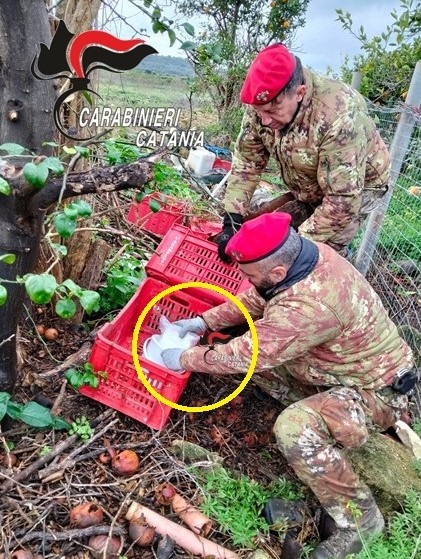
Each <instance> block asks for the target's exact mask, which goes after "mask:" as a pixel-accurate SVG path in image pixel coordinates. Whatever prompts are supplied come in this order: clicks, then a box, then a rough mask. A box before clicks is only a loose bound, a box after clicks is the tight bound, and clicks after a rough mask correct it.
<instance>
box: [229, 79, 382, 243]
mask: <svg viewBox="0 0 421 559" xmlns="http://www.w3.org/2000/svg"><path fill="white" fill-rule="evenodd" d="M304 75H305V82H306V85H307V91H306V93H305V96H304V98H303V101H302V103H301V105H300V107H299V110H298V112H297V114H296V116H295V118H294V119H293V121H292V122H291V123H290V125H289V126H288V128H287V129H284V130H272V129H271V128H269V127H268V126H263V125H262V124H261V121H260V119H259V117H258V116H257V113H256V112H255V111H254V109H253V108H252V107H249V108H248V109H247V110H246V113H245V115H244V119H243V123H242V129H241V132H240V135H239V137H238V139H237V143H236V147H235V151H234V157H233V168H232V174H231V176H230V178H229V179H228V186H227V191H226V195H225V209H226V211H228V212H233V213H240V214H242V215H244V214H245V213H246V212H247V208H248V205H249V202H250V199H251V197H252V195H253V192H254V190H255V189H256V186H257V185H258V183H259V179H260V175H261V173H262V172H263V170H264V169H265V167H266V164H267V162H268V160H269V157H271V156H272V157H273V158H274V159H275V161H276V163H277V166H278V168H279V171H280V175H281V177H282V179H283V181H284V183H285V184H286V186H287V187H288V189H289V190H290V191H291V192H292V193H293V194H294V196H295V198H296V199H298V200H300V201H302V202H307V203H310V204H312V205H313V207H315V206H317V207H316V210H315V212H314V214H313V215H312V216H311V217H310V218H309V219H307V220H306V221H305V222H304V223H303V224H302V225H301V227H300V233H301V234H302V235H303V236H305V237H307V238H309V239H311V240H313V241H322V242H326V241H328V240H330V241H331V242H332V243H333V244H334V243H335V242H337V241H338V240H339V239H338V240H336V239H335V232H338V231H341V230H342V229H344V228H345V227H346V226H347V225H348V224H349V223H350V222H351V221H352V220H353V219H354V217H355V216H356V215H357V214H358V212H359V209H360V206H361V199H362V193H363V191H364V192H366V193H367V194H369V193H370V192H373V191H375V194H377V196H379V191H380V192H384V191H385V190H386V189H387V183H388V180H389V172H390V161H389V153H388V150H387V148H386V146H385V144H384V142H383V140H382V139H381V137H380V134H379V132H378V131H377V129H376V126H375V124H374V122H373V120H372V119H371V117H370V116H369V115H368V112H367V106H366V103H365V100H364V98H363V97H362V96H361V95H360V94H359V93H358V92H357V91H355V90H353V89H352V88H350V87H348V86H347V85H345V84H343V83H341V82H339V81H335V80H331V79H328V78H322V77H319V76H317V75H316V74H314V73H313V72H311V71H309V70H307V69H304ZM339 244H343V243H342V240H339Z"/></svg>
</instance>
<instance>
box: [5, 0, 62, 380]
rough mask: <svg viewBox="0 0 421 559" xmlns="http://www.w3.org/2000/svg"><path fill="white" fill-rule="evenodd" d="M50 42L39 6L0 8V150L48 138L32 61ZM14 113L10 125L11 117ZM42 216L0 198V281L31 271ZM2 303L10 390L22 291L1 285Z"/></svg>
mask: <svg viewBox="0 0 421 559" xmlns="http://www.w3.org/2000/svg"><path fill="white" fill-rule="evenodd" d="M50 40H51V34H50V27H49V23H48V17H47V12H46V10H45V5H44V1H43V0H31V1H30V2H28V1H27V0H2V1H1V2H0V106H1V112H2V116H1V118H0V144H3V143H5V142H15V143H18V144H21V145H23V146H24V147H26V148H28V149H30V150H31V151H33V152H40V151H41V150H42V147H41V146H42V143H43V142H44V141H48V140H51V139H52V137H53V133H54V122H53V112H52V111H53V106H54V101H55V96H56V95H55V90H54V84H53V82H52V81H42V80H38V79H36V78H34V77H33V76H32V74H31V72H30V66H31V62H32V59H33V58H34V56H35V55H36V53H37V50H38V48H39V46H38V45H39V43H40V42H46V43H47V44H48V43H49V42H50ZM13 110H15V111H16V113H17V120H13V118H11V117H13V115H12V112H11V111H13ZM42 222H43V219H42V214H41V212H40V211H39V210H37V211H31V210H30V209H29V208H28V204H27V199H26V198H25V197H23V196H21V195H18V193H14V194H12V195H11V196H2V201H1V204H0V254H4V253H13V254H15V255H16V262H15V263H14V264H13V265H12V266H11V265H7V264H3V263H0V278H1V279H4V280H9V281H13V280H15V279H16V276H17V275H19V276H22V275H24V274H26V273H28V272H29V271H30V270H31V269H32V268H33V267H34V265H35V263H36V258H37V253H38V247H39V243H40V238H41V231H42ZM5 287H6V289H7V292H8V297H7V302H6V304H5V305H4V306H3V307H0V340H1V343H2V345H1V346H0V390H10V389H12V387H13V385H14V383H15V380H16V330H17V325H18V322H19V319H20V317H21V314H22V309H23V306H22V303H23V300H24V288H23V286H21V285H17V284H13V283H7V284H5Z"/></svg>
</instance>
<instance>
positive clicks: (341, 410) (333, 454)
mask: <svg viewBox="0 0 421 559" xmlns="http://www.w3.org/2000/svg"><path fill="white" fill-rule="evenodd" d="M281 378H282V376H281ZM283 378H284V380H286V381H287V382H286V384H284V386H283V387H282V388H281V386H280V385H279V386H278V393H277V394H278V396H279V395H280V394H281V393H282V394H283V395H284V398H283V399H284V401H285V400H286V401H291V400H293V399H296V398H297V396H298V395H299V392H300V389H301V388H302V389H303V391H302V393H303V397H302V398H303V399H300V400H299V401H296V402H295V403H293V404H291V405H289V406H288V407H287V408H286V409H285V410H284V411H283V412H282V413H281V414H280V415H279V417H278V418H277V420H276V422H275V425H274V433H275V436H276V440H277V443H278V446H279V448H280V450H281V452H282V453H283V454H284V456H285V457H286V459H287V460H288V463H289V464H290V465H291V467H292V468H293V469H294V471H295V473H296V475H297V476H298V478H299V479H300V480H301V481H302V482H303V483H305V484H306V485H308V486H309V487H310V488H311V489H312V491H313V492H314V493H315V495H316V497H317V498H318V500H319V502H320V504H321V505H322V507H324V508H325V510H326V511H327V512H328V513H329V514H330V515H331V516H332V518H333V519H334V520H335V522H336V524H337V526H339V527H341V528H355V518H354V516H353V515H352V512H351V511H350V510H349V508H348V507H347V505H348V503H349V502H350V501H352V502H353V503H354V504H355V505H356V506H357V507H358V508H359V509H360V510H361V512H362V513H363V514H362V517H361V522H364V521H365V519H366V518H367V516H369V515H370V509H371V508H372V506H373V504H374V499H373V496H372V494H371V491H370V489H369V488H368V487H367V485H365V484H364V483H363V482H362V481H361V480H360V479H359V478H358V476H357V475H356V474H355V472H354V471H353V469H352V467H351V465H350V464H349V462H348V461H347V460H346V459H345V457H344V454H343V452H342V449H343V448H347V449H348V448H357V447H359V446H361V445H362V444H364V443H365V442H366V441H367V438H368V435H369V432H370V430H377V431H379V430H380V431H384V430H386V429H387V428H388V427H390V426H391V425H393V424H394V423H395V422H396V421H397V420H398V419H404V420H407V419H408V417H407V415H406V414H407V410H408V398H407V396H404V395H401V394H399V393H397V392H395V391H393V390H392V389H389V388H387V389H383V390H381V391H378V392H376V391H372V390H358V391H357V390H355V389H353V388H346V387H343V386H337V387H334V388H330V389H325V390H323V391H320V392H317V390H318V389H319V390H322V389H323V387H315V386H310V385H302V384H300V383H299V381H296V380H295V379H294V380H291V377H290V378H289V379H288V378H287V374H286V373H285V371H283ZM255 381H257V382H258V381H259V379H258V378H257V376H256V375H255ZM258 384H259V385H260V386H261V387H262V388H264V386H262V384H261V383H260V382H258ZM272 384H273V382H272ZM266 387H267V385H266ZM273 389H274V387H273V386H272V395H274V392H273ZM311 391H312V392H313V394H312V395H310V396H309V395H308V394H309V392H311ZM364 513H367V514H366V517H365V516H364Z"/></svg>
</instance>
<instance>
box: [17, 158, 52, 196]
mask: <svg viewBox="0 0 421 559" xmlns="http://www.w3.org/2000/svg"><path fill="white" fill-rule="evenodd" d="M48 173H49V171H48V167H47V165H46V164H45V163H44V162H43V161H41V163H39V164H38V165H36V164H35V163H26V164H25V165H24V167H23V176H24V177H25V179H26V180H27V181H28V182H29V184H30V185H31V186H33V187H34V188H37V189H40V188H42V187H43V186H44V185H45V182H46V180H47V179H48Z"/></svg>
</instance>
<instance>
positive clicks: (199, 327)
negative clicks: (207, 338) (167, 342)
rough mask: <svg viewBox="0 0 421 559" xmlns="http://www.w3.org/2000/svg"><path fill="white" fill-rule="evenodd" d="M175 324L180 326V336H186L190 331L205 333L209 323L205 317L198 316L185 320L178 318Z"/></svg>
mask: <svg viewBox="0 0 421 559" xmlns="http://www.w3.org/2000/svg"><path fill="white" fill-rule="evenodd" d="M173 325H175V326H178V328H179V333H178V335H179V336H180V338H184V336H185V335H186V334H188V333H189V332H191V333H193V334H203V332H204V331H205V330H206V328H207V325H206V322H205V321H204V320H203V318H200V316H197V317H196V318H184V319H183V320H176V321H175V322H173Z"/></svg>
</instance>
